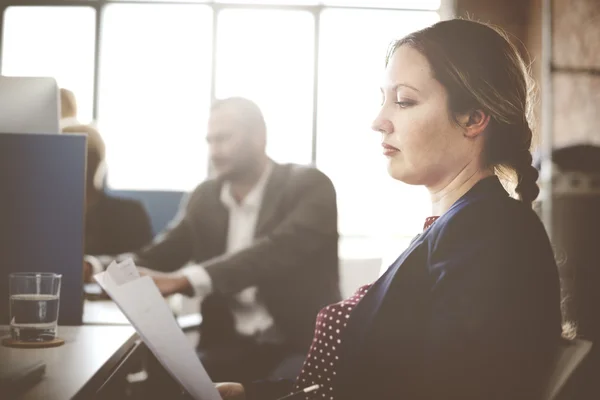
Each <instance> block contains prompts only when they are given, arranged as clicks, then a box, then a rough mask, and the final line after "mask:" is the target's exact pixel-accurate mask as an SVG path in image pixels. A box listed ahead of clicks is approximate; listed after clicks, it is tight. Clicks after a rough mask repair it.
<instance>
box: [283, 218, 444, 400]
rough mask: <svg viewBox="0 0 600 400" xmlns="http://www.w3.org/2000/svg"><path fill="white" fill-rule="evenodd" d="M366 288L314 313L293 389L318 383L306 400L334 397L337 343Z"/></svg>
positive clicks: (369, 286) (426, 221) (337, 353)
mask: <svg viewBox="0 0 600 400" xmlns="http://www.w3.org/2000/svg"><path fill="white" fill-rule="evenodd" d="M437 218H438V217H429V218H427V219H426V220H425V224H424V226H423V230H425V229H427V228H429V227H430V226H431V225H432V224H433V223H434V222H435V220H436V219H437ZM370 288H371V285H365V286H363V287H361V288H359V289H358V291H357V292H356V293H354V295H353V296H352V297H350V298H349V299H347V300H344V301H342V302H340V303H336V304H332V305H329V306H327V307H325V308H324V309H322V310H321V312H320V313H319V314H318V315H317V325H316V328H315V336H314V339H313V342H312V344H311V346H310V350H309V351H308V356H307V357H306V360H305V361H304V366H303V367H302V372H300V375H299V376H298V379H297V380H296V384H295V385H294V389H293V391H294V392H296V391H300V390H302V389H304V388H306V387H308V386H312V385H315V384H318V385H320V388H319V389H318V390H316V391H314V392H312V393H308V394H307V395H306V397H305V399H306V400H335V383H334V379H335V377H336V369H337V368H336V367H337V364H338V362H339V359H340V358H339V347H340V345H341V344H342V341H343V337H342V333H343V332H344V330H345V328H346V325H347V324H348V320H349V319H350V314H351V313H352V310H353V309H354V308H355V307H356V305H357V304H358V302H359V301H360V300H361V299H362V298H363V297H364V296H365V294H366V293H367V291H368V290H369V289H370Z"/></svg>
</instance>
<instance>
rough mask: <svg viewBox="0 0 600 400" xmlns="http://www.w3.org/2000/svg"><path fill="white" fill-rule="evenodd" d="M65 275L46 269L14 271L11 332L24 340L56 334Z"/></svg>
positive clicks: (10, 282) (37, 339)
mask: <svg viewBox="0 0 600 400" xmlns="http://www.w3.org/2000/svg"><path fill="white" fill-rule="evenodd" d="M61 277H62V276H61V275H58V274H52V273H45V272H21V273H14V274H10V276H9V285H10V334H11V337H12V339H13V340H17V341H21V342H47V341H52V340H54V339H55V338H56V331H57V329H56V326H57V321H58V302H59V294H60V281H61Z"/></svg>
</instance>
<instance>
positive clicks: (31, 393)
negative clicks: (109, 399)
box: [0, 326, 140, 400]
mask: <svg viewBox="0 0 600 400" xmlns="http://www.w3.org/2000/svg"><path fill="white" fill-rule="evenodd" d="M58 334H59V336H60V337H61V338H63V339H65V344H64V345H63V346H60V347H54V348H49V349H15V348H8V347H4V346H0V360H2V362H3V363H4V362H7V363H10V362H11V360H17V359H18V360H25V361H28V360H31V361H43V362H45V363H46V374H45V376H44V378H43V379H42V380H41V381H40V382H39V383H38V384H36V385H35V386H33V387H32V388H31V389H29V390H28V391H27V392H25V393H24V394H23V396H22V397H21V398H20V399H21V400H41V399H44V400H68V399H89V398H96V397H95V396H96V395H97V394H98V393H100V392H102V390H103V388H104V387H105V386H107V385H110V383H111V379H113V377H114V376H116V374H115V372H116V371H118V370H119V369H120V368H121V367H122V365H123V364H124V363H125V361H126V360H127V359H128V357H130V356H131V355H132V354H133V352H134V351H135V350H136V349H137V348H138V347H139V346H140V342H139V340H138V337H137V334H136V333H135V331H134V330H133V328H132V327H130V326H76V327H65V326H60V327H59V333H58Z"/></svg>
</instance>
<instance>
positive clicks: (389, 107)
mask: <svg viewBox="0 0 600 400" xmlns="http://www.w3.org/2000/svg"><path fill="white" fill-rule="evenodd" d="M381 92H382V105H381V110H380V112H379V115H378V116H377V118H376V119H375V121H374V122H373V130H375V131H378V132H381V136H382V137H381V139H382V146H383V153H384V155H385V157H387V159H388V172H389V174H390V175H391V176H392V177H393V178H395V179H398V180H400V181H402V182H405V183H408V184H412V185H425V186H427V187H429V188H434V187H439V186H441V185H444V184H447V183H448V182H449V181H451V180H452V179H454V178H455V177H456V175H458V174H459V173H460V172H461V171H462V170H463V169H465V168H466V166H467V165H468V164H469V163H472V162H473V161H475V162H479V159H480V158H481V152H482V148H483V147H482V146H483V143H482V140H480V139H481V138H480V137H478V138H475V139H474V138H472V137H467V136H466V135H465V129H464V128H463V127H462V126H460V125H458V124H457V123H456V122H455V121H454V120H453V119H452V117H451V115H450V113H449V111H448V102H447V100H448V96H447V93H446V90H445V88H444V87H443V86H442V85H441V84H440V83H439V82H438V81H437V80H436V79H435V78H434V77H433V72H432V71H431V68H430V66H429V62H428V61H427V59H426V58H425V57H424V56H423V55H422V54H421V53H419V52H418V51H417V50H415V49H413V48H412V47H410V46H407V45H403V46H400V47H399V48H398V49H397V50H396V51H395V52H394V54H393V55H392V57H391V58H390V60H389V63H388V65H387V68H386V71H385V74H384V79H383V84H382V87H381ZM460 118H461V117H460V116H459V120H460Z"/></svg>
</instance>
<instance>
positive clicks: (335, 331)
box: [294, 285, 371, 400]
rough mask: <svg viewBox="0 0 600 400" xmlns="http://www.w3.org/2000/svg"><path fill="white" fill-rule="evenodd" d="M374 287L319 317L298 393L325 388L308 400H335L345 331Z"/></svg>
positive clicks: (359, 291) (311, 394)
mask: <svg viewBox="0 0 600 400" xmlns="http://www.w3.org/2000/svg"><path fill="white" fill-rule="evenodd" d="M370 287H371V285H365V286H363V287H361V288H360V289H358V291H357V292H356V293H354V295H353V296H352V297H350V298H349V299H347V300H344V301H342V302H340V303H336V304H332V305H329V306H327V307H325V308H324V309H322V310H321V312H320V313H319V315H317V325H316V329H315V336H314V339H313V342H312V345H311V346H310V350H309V351H308V356H307V357H306V361H304V367H303V368H302V372H301V373H300V376H299V377H298V379H297V381H296V385H295V387H294V391H298V390H302V389H304V388H305V387H308V386H312V385H315V384H319V385H320V386H321V387H320V388H319V389H318V390H317V391H315V392H313V393H309V394H308V395H307V396H306V399H307V400H308V399H325V400H334V399H335V390H334V385H333V384H332V381H333V380H334V379H335V376H336V372H335V371H336V366H337V363H338V360H339V354H338V351H339V346H340V345H341V344H342V340H343V338H342V332H343V331H344V328H346V325H347V324H348V319H349V318H350V313H351V312H352V310H353V309H354V307H356V305H357V304H358V302H359V301H360V300H361V299H362V298H363V297H364V296H365V294H366V293H367V290H369V288H370Z"/></svg>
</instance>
